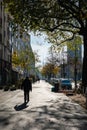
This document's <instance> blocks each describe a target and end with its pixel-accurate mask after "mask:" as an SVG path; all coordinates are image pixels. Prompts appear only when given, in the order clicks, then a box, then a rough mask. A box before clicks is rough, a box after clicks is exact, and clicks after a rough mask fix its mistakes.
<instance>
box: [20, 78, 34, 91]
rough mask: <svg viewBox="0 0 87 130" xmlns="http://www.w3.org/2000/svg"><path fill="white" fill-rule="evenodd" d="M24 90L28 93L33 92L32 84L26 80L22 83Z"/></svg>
mask: <svg viewBox="0 0 87 130" xmlns="http://www.w3.org/2000/svg"><path fill="white" fill-rule="evenodd" d="M21 87H22V89H23V90H24V91H26V92H28V91H32V84H31V81H30V80H29V79H28V78H26V79H25V80H24V81H23V82H22V86H21Z"/></svg>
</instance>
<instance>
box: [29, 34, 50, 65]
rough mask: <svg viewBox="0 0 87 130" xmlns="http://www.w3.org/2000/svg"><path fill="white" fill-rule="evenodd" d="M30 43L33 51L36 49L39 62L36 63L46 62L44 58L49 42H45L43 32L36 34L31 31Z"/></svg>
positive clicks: (46, 54)
mask: <svg viewBox="0 0 87 130" xmlns="http://www.w3.org/2000/svg"><path fill="white" fill-rule="evenodd" d="M30 43H31V47H32V49H33V51H36V52H37V53H38V55H39V56H40V57H39V58H40V61H41V63H38V65H41V66H43V65H44V63H45V62H46V58H47V56H48V50H49V47H50V46H51V44H50V43H48V42H47V40H46V37H45V35H44V34H43V35H39V36H36V35H34V34H33V33H32V34H31V38H30Z"/></svg>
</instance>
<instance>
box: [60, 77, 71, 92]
mask: <svg viewBox="0 0 87 130" xmlns="http://www.w3.org/2000/svg"><path fill="white" fill-rule="evenodd" d="M60 88H61V89H63V90H64V89H65V90H72V83H71V80H68V79H61V80H60Z"/></svg>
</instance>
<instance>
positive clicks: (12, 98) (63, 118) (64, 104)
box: [0, 81, 87, 130]
mask: <svg viewBox="0 0 87 130" xmlns="http://www.w3.org/2000/svg"><path fill="white" fill-rule="evenodd" d="M51 87H52V86H51V85H50V84H48V83H46V82H44V81H40V82H37V83H35V84H33V91H32V92H31V93H30V103H28V104H27V106H26V107H23V91H21V90H16V91H12V92H9V91H8V92H2V90H0V130H87V111H86V110H85V109H83V108H82V107H81V106H80V105H78V104H77V103H74V102H73V101H71V99H69V98H68V97H67V96H65V95H64V94H63V93H53V92H51ZM16 106H18V107H19V109H15V108H16ZM21 107H22V109H20V108H21Z"/></svg>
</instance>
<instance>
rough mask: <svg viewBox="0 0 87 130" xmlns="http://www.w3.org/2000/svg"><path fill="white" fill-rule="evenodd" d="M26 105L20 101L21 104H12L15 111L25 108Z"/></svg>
mask: <svg viewBox="0 0 87 130" xmlns="http://www.w3.org/2000/svg"><path fill="white" fill-rule="evenodd" d="M27 107H28V105H27V104H26V103H22V104H20V105H16V106H14V109H15V110H16V111H21V110H23V109H25V108H27Z"/></svg>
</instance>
